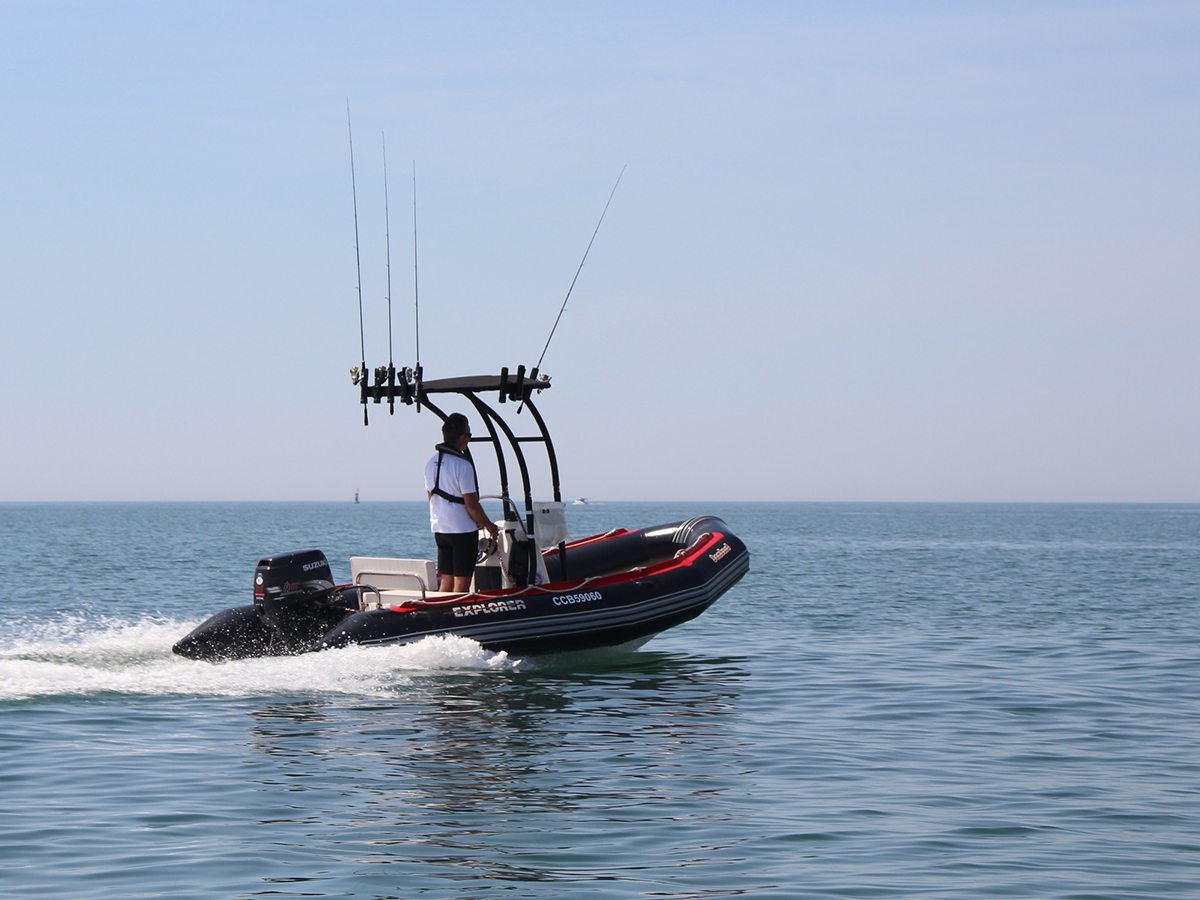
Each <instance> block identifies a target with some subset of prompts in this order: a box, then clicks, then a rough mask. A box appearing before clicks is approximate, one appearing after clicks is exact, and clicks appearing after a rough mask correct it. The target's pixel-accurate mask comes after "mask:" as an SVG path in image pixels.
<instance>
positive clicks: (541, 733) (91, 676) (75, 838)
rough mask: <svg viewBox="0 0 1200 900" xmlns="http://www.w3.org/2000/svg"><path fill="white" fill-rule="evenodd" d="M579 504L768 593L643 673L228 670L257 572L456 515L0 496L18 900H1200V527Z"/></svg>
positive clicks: (0, 676) (578, 529)
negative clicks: (736, 555) (225, 653)
mask: <svg viewBox="0 0 1200 900" xmlns="http://www.w3.org/2000/svg"><path fill="white" fill-rule="evenodd" d="M568 512H569V516H570V522H571V525H572V529H573V531H574V533H575V534H576V535H583V534H588V533H595V532H599V531H604V530H607V529H608V528H610V527H613V526H615V525H627V526H630V527H640V526H644V525H650V524H656V523H660V522H667V521H673V520H678V519H682V518H686V517H687V516H690V515H693V514H697V513H700V512H712V513H715V514H718V515H721V516H723V517H724V518H725V519H726V521H727V522H728V523H729V525H730V526H731V528H732V530H734V531H735V532H736V533H737V534H738V535H739V536H741V537H742V538H743V539H744V540H745V542H746V544H747V545H748V546H749V548H750V551H751V555H752V557H751V571H750V574H749V575H748V576H747V577H746V578H745V579H744V580H743V581H742V582H741V583H740V584H739V585H737V586H736V587H735V588H734V589H733V590H732V591H731V592H730V593H728V594H727V595H726V596H725V597H723V598H722V599H721V600H720V601H719V602H718V603H717V605H716V606H714V607H713V608H712V609H710V610H709V611H708V612H707V613H705V614H704V615H703V616H702V617H700V618H699V619H697V620H695V621H693V622H691V623H688V624H686V625H684V626H681V627H679V628H677V629H674V630H672V631H669V632H667V633H665V634H663V635H660V636H659V637H657V638H656V639H654V640H653V641H651V642H650V643H649V644H647V645H646V646H645V647H644V648H642V649H641V650H640V651H637V652H634V653H623V654H614V653H597V654H592V655H588V656H576V657H562V658H557V659H516V658H512V657H509V656H506V655H505V654H494V653H487V652H485V651H483V650H482V649H481V648H479V647H478V646H477V645H474V644H472V643H470V642H468V641H463V640H456V639H448V640H443V641H427V642H424V643H422V644H417V645H413V646H409V647H399V648H374V649H369V650H365V649H361V648H351V649H348V650H344V651H336V652H330V653H325V654H316V655H310V656H304V657H296V658H288V659H269V660H248V661H242V662H234V663H225V664H221V665H210V664H208V663H200V662H191V661H187V660H182V659H177V658H175V657H173V656H172V655H171V653H170V646H171V643H172V642H173V641H174V640H175V639H176V638H177V637H179V636H180V635H182V634H184V633H185V632H186V631H188V630H189V629H190V628H191V627H192V626H193V625H195V624H196V623H197V622H199V621H200V620H202V619H203V618H205V617H206V616H208V615H209V614H211V613H213V612H215V611H217V610H219V609H221V608H224V607H226V606H230V605H235V604H243V603H247V602H249V601H250V589H251V583H250V582H251V576H252V573H253V568H254V565H255V563H256V562H257V560H258V558H259V557H261V556H263V555H266V554H269V553H272V552H278V551H282V550H290V549H298V548H301V547H308V546H317V547H320V548H322V549H324V550H325V551H326V553H327V554H328V555H329V557H330V561H331V562H332V564H333V566H334V574H335V576H338V577H339V578H340V579H342V580H345V579H348V576H349V564H348V558H349V556H350V555H352V554H364V555H389V554H391V555H424V554H426V553H428V552H429V547H430V545H431V541H430V539H429V536H428V534H427V532H426V528H427V525H426V521H425V511H424V507H423V505H421V504H368V503H364V504H361V505H358V506H355V505H352V504H348V503H346V504H79V505H75V504H29V505H27V504H0V574H2V576H3V592H2V593H0V754H2V756H0V759H2V760H3V765H2V767H0V797H2V798H3V801H2V803H0V897H2V898H22V900H30V898H51V897H52V898H73V900H89V898H151V897H155V898H205V900H208V898H212V900H231V898H233V900H240V898H247V900H249V898H313V897H316V898H378V900H383V898H456V900H457V898H538V900H541V898H562V897H566V898H574V897H581V898H630V897H653V898H715V897H749V898H760V897H761V898H901V897H904V898H907V897H919V898H956V900H957V898H998V897H1013V898H1072V900H1083V898H1089V900H1091V898H1135V897H1136V898H1156V900H1165V898H1197V897H1200V641H1198V638H1200V614H1198V613H1200V506H1157V505H1155V506H1137V505H1117V506H1109V505H921V504H914V505H906V504H902V505H891V504H878V505H876V504H704V505H691V504H616V503H612V504H592V505H588V506H574V507H571V508H570V509H569V511H568Z"/></svg>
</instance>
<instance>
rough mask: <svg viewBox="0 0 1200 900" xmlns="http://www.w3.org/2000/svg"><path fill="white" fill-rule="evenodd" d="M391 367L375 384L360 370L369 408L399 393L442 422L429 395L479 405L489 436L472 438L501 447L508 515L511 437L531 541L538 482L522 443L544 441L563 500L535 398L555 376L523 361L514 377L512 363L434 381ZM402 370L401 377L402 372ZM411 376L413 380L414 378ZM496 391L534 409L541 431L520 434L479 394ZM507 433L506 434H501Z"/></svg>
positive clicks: (391, 400)
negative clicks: (458, 398) (493, 372)
mask: <svg viewBox="0 0 1200 900" xmlns="http://www.w3.org/2000/svg"><path fill="white" fill-rule="evenodd" d="M388 369H391V367H390V366H389V367H388V368H387V369H382V367H381V370H377V371H376V372H375V384H373V385H371V384H369V383H368V382H369V377H368V373H367V372H363V373H362V375H361V376H360V380H359V385H360V402H361V403H362V404H363V406H364V408H365V406H366V404H367V401H368V400H372V401H374V402H375V403H380V402H381V401H382V400H383V399H384V398H386V399H387V401H388V404H389V405H392V404H393V403H394V401H395V400H396V399H399V400H400V401H401V402H403V403H405V404H408V405H412V404H413V403H416V405H417V409H418V410H420V408H421V407H422V406H425V407H428V408H429V410H430V411H431V412H433V414H434V415H436V416H437V417H438V418H439V419H441V420H442V421H443V422H445V421H446V419H447V418H448V414H447V413H445V412H443V411H442V410H441V408H439V407H438V406H437V404H435V403H433V402H431V401H430V399H429V395H430V394H459V395H460V396H462V397H465V398H466V399H467V400H468V401H470V403H471V405H472V406H473V407H475V411H476V412H477V413H479V416H480V418H482V419H483V424H484V425H485V427H486V428H487V431H488V435H487V437H483V436H479V437H475V436H472V437H471V443H473V444H474V443H490V444H491V445H492V448H493V449H494V450H495V453H496V465H497V467H498V468H499V470H500V496H501V498H502V500H503V501H504V517H505V518H506V519H512V518H514V516H515V513H514V512H513V510H514V509H515V508H516V504H514V503H513V502H512V498H511V496H510V493H509V488H508V463H507V455H506V453H505V449H504V445H505V443H506V442H507V444H508V446H509V448H510V449H511V451H512V454H513V457H514V458H515V459H516V461H517V467H518V469H519V470H520V473H521V487H522V490H523V493H524V495H525V534H526V535H527V536H528V538H529V539H530V541H531V542H532V541H533V537H534V530H533V486H532V484H531V483H530V480H529V465H528V463H527V462H526V460H525V453H524V451H523V450H522V449H521V445H522V444H530V443H537V444H542V445H543V446H544V447H545V448H546V458H547V461H548V462H549V466H550V480H551V484H552V486H553V490H554V501H555V502H556V503H561V502H562V491H561V489H560V487H559V479H558V457H557V456H556V455H555V453H554V442H553V441H552V440H551V439H550V431H549V429H547V428H546V421H545V419H543V418H542V414H541V413H540V412H538V409H537V406H536V405H534V402H533V394H534V393H539V394H540V393H541V392H542V391H544V390H546V389H548V388H549V387H550V379H549V378H548V377H546V376H542V377H541V378H538V374H537V369H536V368H535V369H533V371H531V372H530V373H529V376H528V377H526V374H525V367H524V366H518V367H517V372H516V376H515V377H510V375H509V372H508V369H507V368H503V369H501V370H500V374H499V376H496V375H475V376H468V377H466V378H441V379H437V380H434V381H423V380H422V378H421V373H420V372H419V371H418V372H416V373H415V377H413V375H412V374H410V373H409V372H407V371H403V370H401V371H398V372H397V371H395V370H393V372H395V374H392V372H389V371H388ZM397 376H399V377H397ZM410 379H411V380H410ZM489 392H492V393H495V394H496V395H497V396H498V398H499V402H500V403H505V402H507V401H510V400H511V401H512V402H514V403H518V404H520V405H519V406H518V407H517V412H518V413H519V412H520V411H521V410H522V409H523V408H525V407H528V408H529V412H530V413H531V414H532V416H533V420H534V422H535V423H536V424H537V428H538V433H537V434H536V435H528V436H524V435H522V436H519V435H517V434H516V433H514V432H513V430H512V428H510V427H509V425H508V422H507V421H505V419H504V417H503V416H502V415H500V413H499V412H497V411H496V410H495V409H494V408H493V407H492V406H490V405H489V404H488V403H487V402H485V401H484V400H483V398H482V397H480V396H479V395H480V394H486V393H489ZM501 435H503V438H504V440H501Z"/></svg>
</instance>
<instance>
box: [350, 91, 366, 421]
mask: <svg viewBox="0 0 1200 900" xmlns="http://www.w3.org/2000/svg"><path fill="white" fill-rule="evenodd" d="M346 133H347V134H348V135H349V136H350V196H351V197H352V198H353V199H354V265H355V266H356V268H357V269H358V346H359V350H360V351H361V352H362V357H361V358H360V363H361V365H362V368H361V369H360V372H361V375H360V377H361V378H363V379H366V378H367V377H368V376H367V341H366V337H365V336H364V333H363V302H362V260H361V258H360V256H359V252H358V190H357V188H356V187H355V184H354V131H353V129H351V127H350V98H349V97H347V98H346ZM362 402H363V424H364V425H366V424H367V393H366V390H365V389H364V390H363V395H362Z"/></svg>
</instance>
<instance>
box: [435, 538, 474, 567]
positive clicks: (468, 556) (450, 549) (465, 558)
mask: <svg viewBox="0 0 1200 900" xmlns="http://www.w3.org/2000/svg"><path fill="white" fill-rule="evenodd" d="M433 540H434V543H436V544H437V550H438V561H437V571H438V575H439V576H441V575H453V576H455V577H456V578H467V577H469V576H471V575H473V574H474V573H475V560H476V558H477V557H478V555H479V532H478V531H465V532H463V533H461V534H443V533H442V532H440V531H435V532H434V533H433Z"/></svg>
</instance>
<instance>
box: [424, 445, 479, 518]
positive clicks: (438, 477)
mask: <svg viewBox="0 0 1200 900" xmlns="http://www.w3.org/2000/svg"><path fill="white" fill-rule="evenodd" d="M434 449H435V450H437V452H438V461H437V472H436V473H435V474H434V476H433V490H431V491H430V492H429V493H431V494H436V495H437V496H438V497H441V498H442V499H443V500H449V501H450V502H451V503H458V504H459V505H462V506H465V505H466V503H467V501H466V500H464V499H463V498H462V497H457V496H455V495H454V494H451V493H449V492H448V491H443V490H442V488H441V481H442V458H443V457H444V456H445V455H446V454H447V453H449V454H450V455H451V456H457V457H458V458H459V459H465V460H466V461H467V462H468V463H469V464H470V466H471V475H472V477H473V478H474V479H475V491H476V493H478V492H479V473H478V472H476V471H475V460H473V459H471V454H470V451H467V452H464V451H462V450H459V449H458V448H457V447H452V446H451V445H450V444H438V445H437V447H435V448H434Z"/></svg>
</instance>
